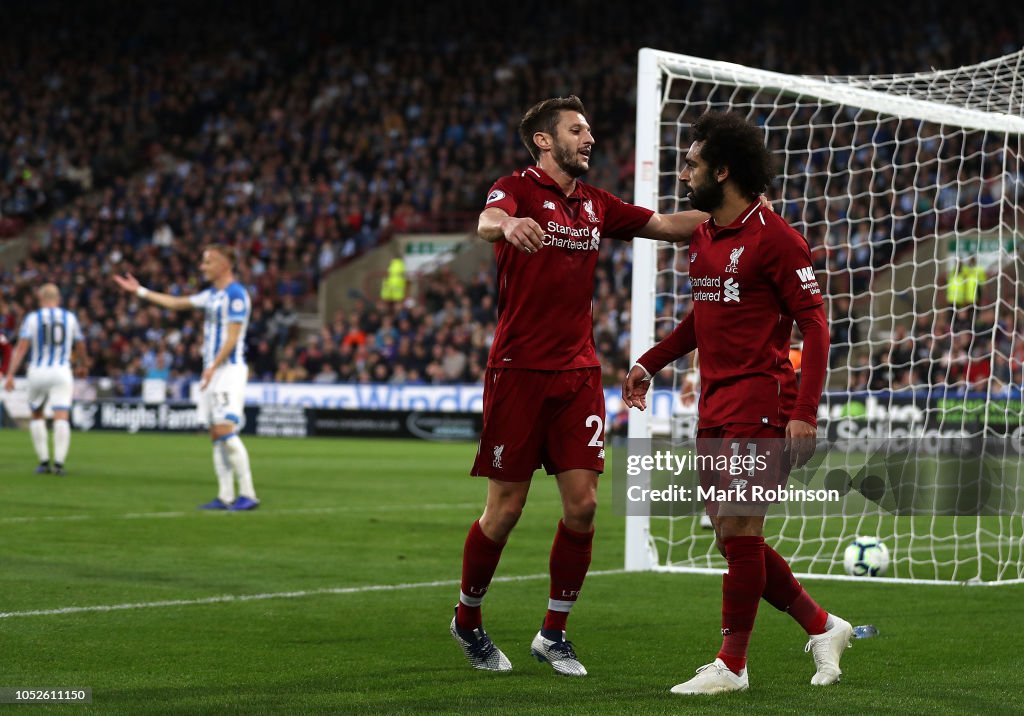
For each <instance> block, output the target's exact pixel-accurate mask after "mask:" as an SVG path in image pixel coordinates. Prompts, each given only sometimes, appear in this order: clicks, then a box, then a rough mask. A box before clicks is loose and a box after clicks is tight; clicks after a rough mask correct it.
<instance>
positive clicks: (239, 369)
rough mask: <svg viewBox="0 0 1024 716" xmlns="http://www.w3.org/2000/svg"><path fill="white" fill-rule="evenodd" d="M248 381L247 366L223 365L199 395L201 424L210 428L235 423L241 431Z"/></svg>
mask: <svg viewBox="0 0 1024 716" xmlns="http://www.w3.org/2000/svg"><path fill="white" fill-rule="evenodd" d="M248 380H249V367H248V366H246V365H242V364H235V365H223V366H221V367H220V368H218V369H217V370H215V371H214V372H213V378H212V379H211V380H210V384H209V385H208V386H206V390H204V391H202V392H201V393H200V394H199V406H198V409H199V422H200V424H202V425H204V426H206V427H210V426H212V425H223V424H224V423H233V424H234V425H237V426H238V429H239V430H241V429H242V427H243V426H244V425H245V383H246V381H248Z"/></svg>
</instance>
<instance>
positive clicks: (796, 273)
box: [639, 202, 828, 428]
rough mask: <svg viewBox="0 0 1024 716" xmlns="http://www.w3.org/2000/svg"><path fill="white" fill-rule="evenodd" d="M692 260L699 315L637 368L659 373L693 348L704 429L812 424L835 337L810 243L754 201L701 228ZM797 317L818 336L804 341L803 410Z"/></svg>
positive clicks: (695, 309)
mask: <svg viewBox="0 0 1024 716" xmlns="http://www.w3.org/2000/svg"><path fill="white" fill-rule="evenodd" d="M689 252H690V285H691V290H692V292H693V311H692V312H691V313H690V314H689V315H688V316H687V317H686V319H685V320H684V321H683V322H682V323H681V324H680V325H679V327H677V328H676V330H675V331H673V334H672V335H671V336H669V337H668V338H666V339H665V340H664V341H662V342H661V343H659V344H658V345H657V346H655V347H654V348H652V349H651V350H649V351H648V352H647V353H645V354H644V355H643V356H642V357H641V358H640V360H639V363H640V364H641V365H642V366H643V367H644V368H646V369H647V371H648V372H650V373H651V374H654V373H657V372H658V371H659V370H661V369H662V368H664V367H665V366H666V365H667V364H668V363H669V362H671V361H673V360H675V359H676V358H678V357H679V356H681V355H684V354H685V353H687V352H689V351H690V350H692V349H693V348H694V347H696V349H697V351H698V353H699V355H700V382H701V394H700V404H699V406H698V414H699V415H700V427H701V428H710V427H716V426H719V425H727V424H732V423H757V424H761V425H775V426H785V425H786V423H787V422H788V421H789V420H790V419H799V420H804V421H805V422H809V423H811V424H813V423H814V422H815V418H816V414H817V406H818V401H819V400H820V399H821V389H822V386H823V384H824V374H825V364H826V356H827V353H828V340H827V336H828V332H827V330H826V324H825V311H824V304H823V301H822V297H821V289H820V288H819V287H818V281H817V279H816V278H815V276H814V269H813V268H812V266H811V253H810V250H809V249H808V248H807V242H806V241H805V240H804V238H803V237H802V236H801V235H800V234H799V233H797V231H796V230H794V229H793V228H792V227H790V226H789V225H788V224H787V223H786V222H785V221H783V220H782V219H781V218H779V216H778V215H777V214H775V213H774V212H772V211H770V210H769V209H765V208H763V207H762V206H761V205H760V203H759V202H754V203H753V204H751V205H750V206H749V207H747V208H746V209H744V211H743V213H741V214H740V216H739V217H738V218H737V219H736V221H734V222H733V223H732V224H730V225H728V226H723V227H718V226H715V225H714V224H713V223H712V221H711V220H710V219H709V220H708V221H705V222H704V223H703V224H701V225H700V226H699V227H697V230H696V231H695V232H694V234H693V239H692V240H691V241H690V249H689ZM794 318H797V319H798V322H800V324H801V328H804V327H805V326H806V327H808V332H812V331H811V328H813V333H814V334H815V335H814V338H813V340H812V341H811V342H810V344H808V343H807V342H806V341H805V352H806V351H807V349H808V348H809V349H810V350H811V351H812V352H814V354H815V355H814V356H805V358H804V366H803V376H802V380H803V384H802V386H801V394H800V401H799V402H798V401H797V388H796V374H795V372H794V370H793V365H792V363H790V361H789V341H790V332H791V331H792V329H793V320H794ZM805 338H807V336H806V335H805ZM808 358H810V360H808ZM809 371H810V372H809Z"/></svg>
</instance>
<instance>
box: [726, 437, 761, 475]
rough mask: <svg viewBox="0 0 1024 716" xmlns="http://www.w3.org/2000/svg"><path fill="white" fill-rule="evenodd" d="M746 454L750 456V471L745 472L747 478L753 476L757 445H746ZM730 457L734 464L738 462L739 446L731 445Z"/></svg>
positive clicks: (736, 444) (737, 444)
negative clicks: (733, 459)
mask: <svg viewBox="0 0 1024 716" xmlns="http://www.w3.org/2000/svg"><path fill="white" fill-rule="evenodd" d="M747 454H748V455H750V469H749V470H747V476H748V477H753V476H754V465H756V464H757V443H747ZM732 456H733V458H735V462H737V463H738V462H739V457H740V444H739V443H732Z"/></svg>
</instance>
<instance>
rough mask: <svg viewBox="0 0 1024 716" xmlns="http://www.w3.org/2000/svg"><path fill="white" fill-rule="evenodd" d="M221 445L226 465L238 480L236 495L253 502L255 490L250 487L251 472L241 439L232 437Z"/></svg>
mask: <svg viewBox="0 0 1024 716" xmlns="http://www.w3.org/2000/svg"><path fill="white" fill-rule="evenodd" d="M221 444H222V445H223V446H224V452H225V454H226V457H227V462H228V465H230V466H231V471H232V472H234V474H235V477H236V478H238V494H239V495H241V496H243V497H248V498H249V499H250V500H255V499H256V490H255V488H254V487H253V485H252V472H251V470H250V469H249V451H248V450H246V449H245V445H243V444H242V439H241V438H240V437H238V435H232V436H231V437H229V438H228V439H227V440H224V441H223V442H222V443H221Z"/></svg>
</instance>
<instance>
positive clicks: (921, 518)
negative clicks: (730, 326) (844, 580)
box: [627, 50, 1024, 582]
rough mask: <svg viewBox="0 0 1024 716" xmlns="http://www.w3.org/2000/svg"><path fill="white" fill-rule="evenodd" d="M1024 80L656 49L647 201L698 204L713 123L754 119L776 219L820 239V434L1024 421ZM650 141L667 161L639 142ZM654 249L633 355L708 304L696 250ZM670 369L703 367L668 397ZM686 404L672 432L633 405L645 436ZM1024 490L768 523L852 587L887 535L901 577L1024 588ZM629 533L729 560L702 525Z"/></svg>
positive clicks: (1006, 64)
mask: <svg viewBox="0 0 1024 716" xmlns="http://www.w3.org/2000/svg"><path fill="white" fill-rule="evenodd" d="M645 53H646V56H647V59H646V64H645V59H644V55H645ZM655 65H656V66H657V72H656V74H657V76H656V77H653V76H652V72H651V71H650V68H652V67H654V66H655ZM645 67H646V68H647V70H646V79H645ZM1022 69H1024V51H1021V52H1019V53H1016V54H1013V55H1008V56H1006V57H1002V58H998V59H996V60H992V61H989V62H986V63H983V64H980V65H975V66H972V67H962V68H959V69H956V70H950V71H936V72H931V73H918V74H911V75H891V76H871V77H822V78H808V77H792V76H785V75H779V74H775V73H770V72H764V71H759V70H754V69H750V68H745V67H740V66H737V65H731V64H727V63H718V62H712V61H708V60H702V59H697V58H689V57H685V56H679V55H672V54H669V53H661V52H654V51H647V50H645V51H642V53H641V78H640V79H641V81H640V87H639V92H638V105H639V107H638V137H637V140H638V150H637V157H638V178H637V201H638V203H642V204H645V205H647V206H652V207H657V208H658V209H659V210H661V211H663V212H675V211H680V210H685V209H687V208H689V207H688V206H687V203H686V201H685V200H683V199H681V198H680V197H681V196H682V194H683V192H682V191H681V187H680V185H679V182H678V178H677V177H678V173H679V170H680V168H681V167H682V161H683V157H684V155H685V151H686V149H687V148H688V146H689V143H690V141H689V138H688V129H689V126H690V124H691V122H693V121H694V120H695V119H696V118H697V117H698V116H700V115H701V114H702V113H703V112H705V111H707V110H709V109H713V110H719V111H733V112H738V113H740V114H743V115H745V116H746V117H748V118H749V119H751V120H753V121H755V122H756V123H757V124H759V125H761V126H762V127H763V128H764V130H765V133H766V142H767V145H768V147H769V148H770V149H771V150H772V152H773V154H774V156H775V157H776V159H777V164H778V170H779V176H778V178H777V180H776V183H775V185H774V186H773V188H772V190H771V192H770V194H771V198H772V199H773V200H775V201H774V206H775V209H776V211H777V212H778V213H779V214H780V215H782V216H783V217H784V218H785V219H786V220H787V221H788V222H789V223H790V224H792V225H793V226H794V227H795V228H796V229H797V230H799V231H800V232H801V233H802V234H803V235H804V236H806V237H807V239H808V242H809V243H810V247H811V253H812V256H813V258H814V264H815V270H816V272H817V277H818V281H819V283H820V284H821V287H822V291H823V294H824V295H825V297H826V310H827V311H828V315H829V320H830V324H831V333H832V348H831V352H830V356H829V377H828V382H827V387H826V390H827V393H828V394H827V397H826V398H825V399H824V400H823V402H822V406H823V407H822V412H821V420H820V425H821V428H822V429H823V430H827V431H829V434H830V435H832V436H833V437H835V435H836V434H837V432H838V433H841V434H853V435H860V436H863V435H879V436H889V435H895V434H901V432H909V433H911V434H919V433H920V432H921V431H927V432H929V433H930V432H938V433H944V432H945V433H948V434H954V433H963V434H970V435H983V434H1005V433H1011V434H1013V433H1014V431H1016V430H1018V429H1019V428H1020V427H1021V425H1022V424H1024V420H1022V410H1021V392H1020V388H1021V385H1022V377H1024V376H1022V371H1024V290H1022V289H1024V282H1022V278H1024V274H1022V271H1024V265H1022V261H1021V257H1020V254H1019V247H1020V245H1021V244H1020V243H1019V241H1018V240H1019V239H1020V238H1021V235H1022V233H1024V161H1022V151H1024V147H1022V141H1021V140H1022V136H1024V77H1022V74H1021V71H1022ZM645 118H646V119H645ZM652 124H653V125H656V130H652V127H651V125H652ZM648 139H654V144H655V145H656V149H655V151H654V153H653V154H651V153H650V152H649V151H648V150H646V149H645V148H642V147H640V146H639V144H640V142H644V141H647V140H648ZM640 243H644V242H638V246H637V249H636V251H637V252H640V251H644V250H646V249H642V248H641V247H640V245H639V244H640ZM653 251H654V255H653V256H651V257H649V258H648V259H647V263H648V264H650V268H649V269H646V270H647V271H649V273H648V277H647V280H646V281H644V280H639V281H638V280H637V279H634V303H635V304H637V305H638V306H639V310H638V309H636V308H635V309H634V321H636V318H637V316H638V314H639V313H642V312H643V310H644V307H647V310H648V311H649V313H648V317H647V325H646V326H645V325H642V324H641V325H638V324H637V323H634V336H635V340H634V343H635V345H634V346H633V350H634V355H638V354H639V353H641V352H642V351H643V350H645V349H646V348H647V347H649V346H650V345H651V342H652V341H654V340H659V339H661V338H662V337H664V336H665V335H667V334H668V333H669V332H670V331H671V330H672V329H673V328H674V326H675V325H676V323H677V322H678V321H679V320H680V319H681V318H682V317H683V316H684V315H685V314H686V312H687V311H689V310H690V308H691V302H690V298H689V293H690V290H689V284H688V275H687V268H688V258H689V257H688V254H687V252H686V249H685V248H682V247H680V248H678V249H677V248H676V247H674V246H671V245H658V247H657V248H656V249H654V250H653ZM636 265H637V266H638V267H639V268H638V269H637V270H638V271H643V270H645V269H644V268H643V267H644V266H645V262H644V260H639V259H638V260H637V262H636ZM651 273H653V278H654V280H653V281H651V280H650V275H651ZM652 313H653V315H654V316H655V319H654V322H653V324H651V323H650V315H651V314H652ZM798 347H799V337H798V336H794V348H795V349H798ZM669 372H671V376H672V385H671V390H672V392H673V393H674V394H676V395H678V394H679V393H680V391H682V390H684V384H685V382H686V381H688V380H692V376H693V375H694V374H695V363H694V357H693V356H691V357H689V358H687V359H684V360H680V361H678V362H677V363H676V364H675V365H674V366H672V367H671V368H670V369H666V371H665V372H663V373H662V375H661V376H660V379H659V380H658V381H656V386H655V387H656V388H662V389H667V388H668V387H669V386H668V385H667V381H666V377H667V376H668V375H669ZM663 402H665V401H663ZM671 402H672V403H673V405H674V408H673V409H672V411H671V412H672V415H671V420H668V419H666V418H667V417H669V416H666V415H665V414H664V413H663V414H661V415H654V416H647V415H644V416H638V415H637V414H636V412H635V411H634V415H633V416H632V417H631V420H633V421H635V422H636V423H637V424H636V425H634V426H631V429H630V435H631V436H632V437H640V436H642V435H645V434H646V435H650V434H656V433H658V432H659V431H663V430H667V429H668V426H669V425H670V424H673V425H675V426H676V428H677V430H678V429H680V427H681V426H682V428H681V429H683V430H685V429H687V428H686V426H687V425H692V418H691V417H688V414H690V413H692V410H691V409H689V408H688V407H686V406H685V405H684V402H686V401H680V400H679V399H678V398H676V399H675V400H674V401H671ZM844 431H845V432H844ZM936 479H938V478H936ZM1020 487H1021V483H1020V482H1019V481H1018V482H1016V484H1011V486H1010V488H1009V490H1008V492H1007V494H1005V495H1003V496H1002V498H998V497H995V496H993V497H991V498H990V499H991V500H993V501H995V502H993V503H992V504H995V505H997V506H996V508H995V509H991V510H989V512H1000V513H1002V514H987V515H984V516H980V517H979V516H958V517H949V516H941V517H940V516H928V515H916V516H894V515H892V514H890V512H888V511H886V510H884V509H878V508H877V505H875V504H866V505H865V508H864V510H863V512H862V513H860V514H856V515H849V514H846V515H833V516H827V517H826V516H825V514H824V512H823V511H822V510H823V509H824V507H823V506H821V505H815V504H807V503H803V504H790V505H788V506H786V507H785V508H784V509H782V508H781V506H780V509H779V511H778V512H773V513H772V514H771V515H770V516H769V518H768V520H767V522H766V535H767V537H768V539H769V541H770V542H771V543H772V544H773V545H774V546H775V548H776V549H778V550H779V551H780V553H781V554H782V555H783V556H785V557H786V558H787V559H789V560H790V561H791V563H792V564H793V567H794V571H797V572H803V573H815V574H834V575H841V574H843V573H844V572H843V552H844V549H845V548H846V546H847V545H848V544H849V543H851V542H852V541H853V539H854V537H855V536H857V535H871V536H877V537H880V538H881V539H882V540H883V542H885V543H886V545H887V546H888V547H889V550H890V552H891V554H892V565H891V567H890V569H889V572H888V575H889V576H890V577H896V578H907V579H913V580H929V581H942V582H948V581H984V582H1001V581H1010V580H1021V579H1024V516H1022V514H1021V511H1020V510H1019V509H1016V510H1015V513H1014V514H1007V513H1008V512H1010V509H1008V507H1007V506H1008V505H1009V506H1021V505H1022V504H1024V498H1022V495H1021V494H1020V493H1022V492H1024V490H1021V489H1020ZM922 490H924V488H923V487H922ZM1005 490H1006V488H1004V491H1005ZM920 499H926V498H925V497H921V498H920ZM1000 499H1001V500H1002V501H1001V502H1000V501H999V500H1000ZM629 531H630V532H631V533H633V534H632V539H634V540H636V539H641V540H643V541H645V542H647V543H649V544H652V545H654V547H655V548H656V551H657V565H652V566H659V567H665V568H690V569H692V568H715V569H718V568H724V566H725V565H724V560H723V559H722V558H721V557H720V556H719V554H718V552H717V551H716V550H715V548H714V540H713V535H712V532H711V531H710V530H706V529H702V528H701V527H700V524H699V521H698V520H697V519H696V518H694V517H679V518H650V520H649V522H648V521H647V520H646V519H642V520H637V519H631V520H630V526H629ZM634 544H635V542H634ZM628 553H629V552H628V544H627V554H628ZM634 566H635V565H634Z"/></svg>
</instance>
